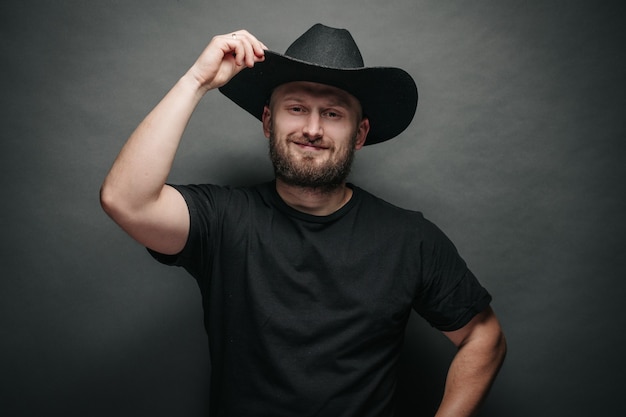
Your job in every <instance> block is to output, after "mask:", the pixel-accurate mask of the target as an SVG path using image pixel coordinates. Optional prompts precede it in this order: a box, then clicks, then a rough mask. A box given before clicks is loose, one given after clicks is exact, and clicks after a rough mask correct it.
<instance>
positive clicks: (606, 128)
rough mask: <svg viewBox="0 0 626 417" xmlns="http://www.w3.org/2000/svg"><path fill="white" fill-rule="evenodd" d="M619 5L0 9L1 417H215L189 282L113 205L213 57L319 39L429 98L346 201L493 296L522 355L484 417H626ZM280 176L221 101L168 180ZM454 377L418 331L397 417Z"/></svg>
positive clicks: (236, 113)
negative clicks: (121, 162) (101, 196)
mask: <svg viewBox="0 0 626 417" xmlns="http://www.w3.org/2000/svg"><path fill="white" fill-rule="evenodd" d="M620 4H621V3H620V2H617V1H614V2H611V1H604V2H596V1H591V0H590V1H565V0H563V1H540V0H532V1H512V0H479V1H473V2H469V1H468V2H465V1H434V0H433V1H416V0H403V1H387V2H382V1H372V0H366V1H357V0H348V1H346V0H343V1H332V2H331V1H301V0H292V1H288V2H287V1H282V0H273V1H271V2H263V1H242V0H228V1H222V0H219V1H200V0H194V1H192V0H179V1H174V0H167V1H166V0H160V1H147V0H145V1H122V0H119V1H113V0H111V1H89V2H87V1H78V0H76V1H69V0H65V1H17V0H9V1H7V0H4V1H3V2H2V3H1V6H0V23H1V26H0V31H1V32H0V33H1V44H0V47H1V57H2V65H1V66H0V71H1V75H2V76H1V77H0V82H1V87H2V94H1V95H0V97H1V98H0V100H1V101H2V113H1V114H2V116H1V117H2V120H1V122H2V123H1V129H2V140H1V143H0V158H1V165H0V186H1V190H2V194H3V199H2V204H1V205H0V228H1V229H0V230H2V234H1V236H2V239H1V244H2V246H1V251H0V256H1V262H2V267H1V268H2V269H1V272H0V274H1V276H2V279H1V280H0V313H1V314H0V381H1V382H0V383H1V386H0V414H2V415H5V416H33V415H66V416H109V415H117V416H131V415H132V416H172V415H177V416H200V415H202V414H203V412H204V411H205V410H206V395H205V394H206V387H207V381H208V379H207V372H206V371H207V369H208V366H209V364H208V358H207V352H206V338H205V335H204V332H203V328H202V318H201V308H200V296H199V293H198V291H197V288H196V286H195V283H194V282H193V281H192V279H190V278H189V277H188V276H187V275H186V274H185V272H184V271H182V270H179V269H174V268H167V267H164V266H161V265H159V264H157V263H156V262H153V261H152V260H151V259H150V257H149V256H148V255H147V254H146V253H145V250H144V249H143V248H141V247H140V246H139V245H138V244H136V243H135V242H133V241H131V240H130V239H129V238H127V237H126V236H125V235H124V234H123V233H122V232H121V231H120V230H119V229H118V228H117V227H116V226H115V225H114V224H113V223H112V222H111V221H109V220H108V219H107V218H106V216H105V215H104V214H103V212H102V211H101V209H100V207H99V202H98V189H99V186H100V184H101V181H102V179H103V178H104V176H105V174H106V172H107V171H108V169H109V167H110V164H111V163H112V161H113V159H114V158H115V156H116V154H117V152H118V151H119V149H120V148H121V146H122V144H123V143H124V141H125V140H126V138H127V137H128V135H129V134H130V133H131V132H132V130H133V129H134V127H135V126H136V125H137V124H138V123H139V121H140V120H141V119H142V118H143V117H144V115H145V114H147V112H148V111H149V110H150V109H151V108H152V107H153V106H154V105H155V104H156V103H157V102H158V100H159V99H160V98H161V97H162V96H163V95H164V94H165V92H166V91H167V90H168V89H169V88H170V87H171V86H172V85H173V84H174V82H175V81H176V80H177V79H178V77H180V76H181V75H182V74H183V73H184V71H186V69H187V68H188V67H189V66H190V65H191V64H192V63H193V61H194V60H195V58H196V57H197V55H198V54H199V53H200V51H201V50H202V49H203V48H204V46H205V45H206V43H208V41H209V40H210V38H211V37H212V36H213V35H215V34H221V33H227V32H229V31H231V30H234V29H239V28H247V29H249V30H250V31H251V32H253V33H255V34H256V35H258V37H259V38H260V39H262V40H263V41H264V42H265V44H267V45H268V46H269V47H270V48H271V49H273V50H276V51H278V52H283V51H284V50H285V49H286V48H287V46H288V45H289V44H290V43H291V41H293V40H294V39H295V38H296V37H297V36H298V35H300V34H301V33H302V32H304V30H306V29H307V28H308V27H309V26H311V25H312V24H313V23H316V22H318V21H319V22H323V23H325V24H328V25H331V26H338V27H346V28H348V29H350V31H351V32H352V34H353V36H354V37H355V39H356V40H357V42H358V43H359V45H360V47H361V50H362V53H363V56H364V58H365V61H366V64H368V65H370V66H376V65H392V66H398V67H401V68H404V69H406V70H407V71H408V72H409V73H411V74H412V75H413V76H414V77H415V79H416V81H417V83H418V87H419V91H420V102H419V106H418V111H417V114H416V117H415V120H414V122H413V124H412V125H411V126H410V128H409V129H408V130H407V131H406V132H404V133H403V134H402V135H401V136H400V137H398V138H397V139H396V140H394V141H392V142H389V143H385V144H380V145H375V146H373V147H371V148H366V149H364V150H362V151H360V152H359V153H358V155H357V162H356V166H355V169H354V171H353V175H352V181H353V182H355V183H357V184H359V185H361V186H362V187H364V188H366V189H369V190H370V191H372V192H374V193H376V194H379V195H380V196H382V197H384V198H386V199H388V200H390V201H392V202H394V203H396V204H398V205H401V206H404V207H407V208H412V209H418V210H421V211H423V212H424V213H425V215H426V216H427V217H428V218H430V219H431V220H433V221H434V222H435V223H437V224H438V225H439V226H440V227H441V228H442V229H444V230H445V231H446V233H447V234H448V235H449V236H450V237H451V238H452V239H453V241H454V242H455V243H456V244H457V247H458V248H459V250H460V252H461V253H462V254H463V256H464V257H465V258H466V260H467V261H468V263H469V264H470V266H471V268H472V269H473V271H474V272H475V273H476V274H477V275H478V276H479V277H480V279H481V281H482V282H483V284H484V285H485V286H486V287H488V288H489V290H490V291H491V292H492V294H493V296H494V303H493V306H494V308H495V310H496V311H497V313H498V314H499V317H500V319H501V322H502V324H503V326H504V328H505V330H506V334H507V336H508V341H509V356H508V358H507V362H506V364H505V366H504V368H503V369H502V372H501V375H500V377H499V379H498V381H497V384H496V385H495V387H494V388H493V390H492V393H491V396H490V398H489V400H488V402H487V404H486V405H485V408H484V411H483V413H482V415H483V416H513V417H515V416H535V417H536V416H554V415H559V416H565V415H567V416H591V415H611V414H612V415H624V413H625V411H626V410H625V408H624V405H623V401H622V398H621V397H622V396H623V394H622V389H623V375H624V373H625V371H626V369H625V366H624V361H623V349H624V345H625V337H624V327H625V325H626V317H625V314H624V309H623V302H622V300H623V299H624V297H625V296H626V286H625V284H624V269H625V267H626V261H625V259H626V257H625V256H624V240H623V239H624V236H625V232H626V230H625V229H626V227H625V222H624V219H623V216H624V213H625V212H626V210H625V209H626V204H625V199H624V185H623V179H624V177H625V174H626V164H625V163H624V160H625V157H624V155H625V151H626V146H625V144H624V139H625V133H626V124H625V122H624V117H623V112H624V109H625V108H626V106H625V104H626V94H625V93H626V91H625V88H624V87H625V85H624V84H625V77H626V59H625V57H624V41H625V36H624V35H625V29H624V28H623V27H624V23H625V19H624V17H625V14H624V10H625V7H624V6H621V5H620ZM266 154H267V151H266V140H265V139H264V138H263V136H262V133H261V127H260V124H259V123H258V122H256V121H255V120H254V119H253V118H251V117H250V116H248V115H247V114H246V113H244V112H243V111H241V110H239V109H238V108H237V107H236V106H235V105H234V104H232V103H230V102H229V101H228V100H227V99H225V98H224V97H223V96H221V95H220V94H219V93H213V94H208V95H207V96H206V97H205V99H204V101H203V102H202V104H201V106H200V107H199V109H198V110H197V112H196V114H195V117H194V118H193V120H192V122H191V123H190V126H189V129H188V131H187V133H186V136H185V139H184V143H183V144H182V147H181V149H180V152H179V154H178V157H177V160H176V164H175V166H174V169H173V172H172V175H171V178H170V180H171V181H173V182H183V183H188V182H215V183H222V184H243V183H251V182H257V181H262V180H265V179H268V178H270V177H271V170H270V165H269V163H268V162H267V157H266ZM452 354H453V349H451V346H450V344H449V343H448V342H447V341H446V340H444V339H443V337H442V336H441V335H440V334H438V333H437V332H435V331H434V330H432V329H431V328H430V327H429V326H427V325H425V324H424V323H423V322H422V321H421V320H419V319H418V318H416V317H414V318H412V320H411V322H410V327H409V329H408V331H407V344H406V348H405V350H404V352H403V365H402V377H401V383H400V387H399V399H398V401H399V403H400V406H401V409H402V410H405V411H403V412H402V413H401V415H414V416H426V415H429V413H431V412H432V410H433V408H434V407H435V404H436V402H437V400H438V396H439V395H440V392H441V387H442V384H443V380H444V377H445V370H446V368H447V365H448V362H449V360H450V358H451V356H452ZM409 408H413V413H412V414H409V413H408V412H407V411H406V410H407V409H409Z"/></svg>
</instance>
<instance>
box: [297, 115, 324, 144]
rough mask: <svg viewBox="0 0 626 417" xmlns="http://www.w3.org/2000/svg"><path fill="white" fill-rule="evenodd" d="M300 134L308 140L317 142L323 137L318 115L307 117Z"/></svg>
mask: <svg viewBox="0 0 626 417" xmlns="http://www.w3.org/2000/svg"><path fill="white" fill-rule="evenodd" d="M302 134H303V135H304V137H305V138H307V139H308V140H317V139H320V138H321V137H322V136H323V135H324V130H323V128H322V120H321V117H320V115H319V114H317V113H311V114H309V116H308V117H307V120H306V123H305V125H304V127H303V129H302Z"/></svg>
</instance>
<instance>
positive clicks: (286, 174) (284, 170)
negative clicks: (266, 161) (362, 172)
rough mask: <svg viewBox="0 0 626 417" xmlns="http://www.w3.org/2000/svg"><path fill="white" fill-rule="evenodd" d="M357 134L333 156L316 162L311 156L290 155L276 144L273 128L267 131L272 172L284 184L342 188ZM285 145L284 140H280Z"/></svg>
mask: <svg viewBox="0 0 626 417" xmlns="http://www.w3.org/2000/svg"><path fill="white" fill-rule="evenodd" d="M355 143H356V134H354V135H353V137H352V139H351V140H350V145H349V146H348V147H346V149H345V150H344V151H342V153H341V154H338V155H336V158H335V159H331V160H328V161H325V162H324V163H321V164H320V163H318V162H316V160H315V158H313V157H311V156H306V155H304V156H302V158H301V159H300V160H296V159H295V158H293V157H291V156H290V155H289V154H288V152H287V149H286V146H284V145H281V144H279V143H277V141H276V136H275V134H274V131H273V130H272V131H271V132H270V140H269V147H270V159H271V161H272V165H273V166H274V175H275V176H276V178H277V179H280V180H282V181H283V182H284V183H286V184H289V185H293V186H296V187H302V188H311V189H316V190H319V191H323V192H330V191H333V190H335V189H337V188H339V187H341V186H342V185H343V184H344V182H345V180H346V178H348V174H350V169H351V168H352V163H353V161H354V155H355V152H356V150H355V147H354V145H355ZM283 144H284V142H283Z"/></svg>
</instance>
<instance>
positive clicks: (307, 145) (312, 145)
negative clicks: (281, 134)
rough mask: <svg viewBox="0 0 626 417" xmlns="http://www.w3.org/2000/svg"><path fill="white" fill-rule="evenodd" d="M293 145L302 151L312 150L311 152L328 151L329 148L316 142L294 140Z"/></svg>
mask: <svg viewBox="0 0 626 417" xmlns="http://www.w3.org/2000/svg"><path fill="white" fill-rule="evenodd" d="M291 143H293V144H294V145H296V146H298V147H299V148H300V149H306V150H311V151H322V150H325V149H328V147H327V146H324V145H322V144H321V143H316V142H309V141H303V140H293V141H291Z"/></svg>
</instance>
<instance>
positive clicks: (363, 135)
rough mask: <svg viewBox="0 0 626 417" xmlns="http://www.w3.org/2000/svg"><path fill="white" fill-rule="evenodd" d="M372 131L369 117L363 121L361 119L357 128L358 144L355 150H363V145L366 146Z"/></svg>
mask: <svg viewBox="0 0 626 417" xmlns="http://www.w3.org/2000/svg"><path fill="white" fill-rule="evenodd" d="M369 131H370V119H368V118H367V117H364V118H363V119H361V121H360V122H359V125H358V126H357V131H356V143H355V145H354V149H357V150H359V149H361V148H362V147H363V144H365V140H366V139H367V134H368V133H369Z"/></svg>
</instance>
